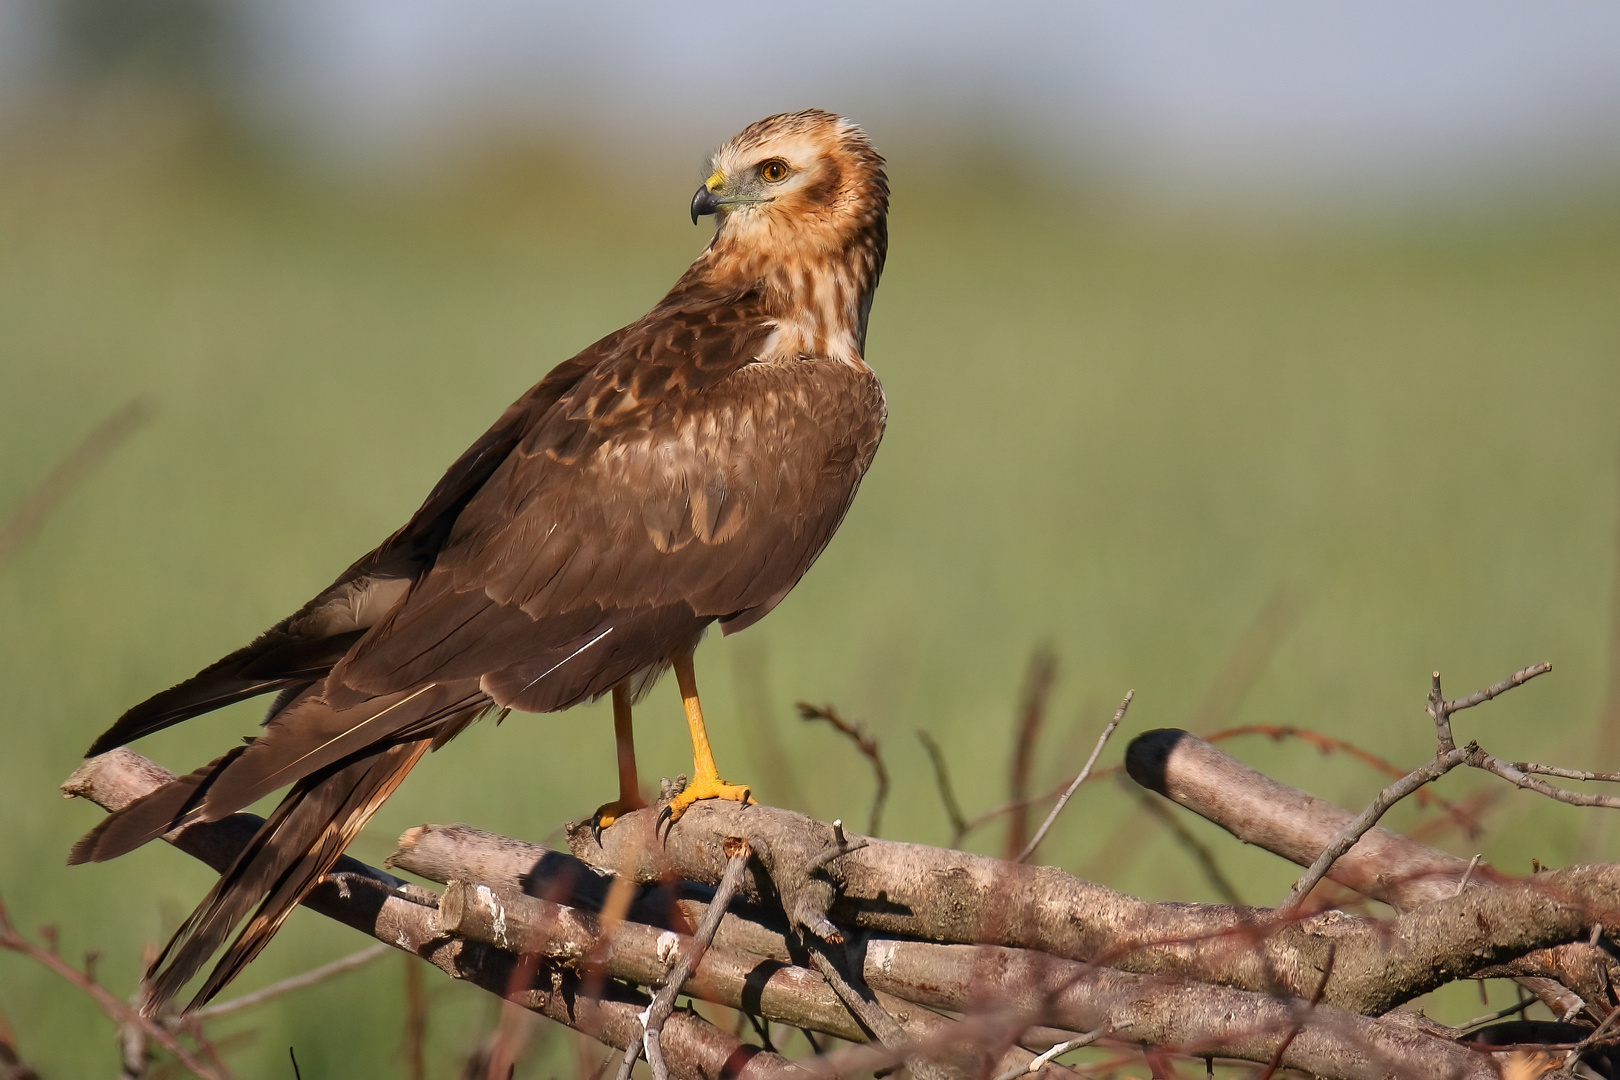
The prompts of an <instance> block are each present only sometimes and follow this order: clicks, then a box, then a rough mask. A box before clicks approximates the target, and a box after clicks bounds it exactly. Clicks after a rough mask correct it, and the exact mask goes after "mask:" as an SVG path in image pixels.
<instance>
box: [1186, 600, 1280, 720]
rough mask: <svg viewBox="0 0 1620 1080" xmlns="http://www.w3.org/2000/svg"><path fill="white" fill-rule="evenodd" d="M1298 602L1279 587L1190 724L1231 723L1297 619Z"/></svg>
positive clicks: (1214, 683) (1207, 693) (1213, 683)
mask: <svg viewBox="0 0 1620 1080" xmlns="http://www.w3.org/2000/svg"><path fill="white" fill-rule="evenodd" d="M1299 616H1300V605H1299V602H1298V601H1297V600H1296V599H1295V598H1294V595H1293V593H1291V592H1290V591H1289V590H1287V589H1279V590H1277V592H1276V593H1274V594H1273V595H1272V597H1271V599H1270V600H1268V601H1266V606H1265V607H1263V608H1261V609H1260V613H1259V614H1258V615H1256V616H1255V618H1254V622H1252V623H1250V624H1249V627H1248V629H1247V630H1245V631H1244V633H1243V636H1242V637H1241V638H1239V639H1238V643H1237V646H1236V647H1235V648H1234V649H1233V650H1232V654H1231V655H1230V656H1228V657H1227V659H1226V664H1225V665H1224V666H1223V667H1222V668H1221V670H1220V673H1219V674H1217V675H1216V676H1215V679H1214V681H1212V682H1211V683H1210V684H1209V689H1208V690H1207V691H1205V694H1204V700H1203V701H1202V702H1201V703H1200V704H1199V706H1198V711H1197V712H1195V713H1194V714H1193V718H1192V726H1193V727H1194V728H1195V729H1196V728H1201V727H1218V726H1221V725H1224V724H1229V723H1231V722H1232V717H1234V716H1236V715H1237V712H1238V709H1240V708H1241V707H1242V705H1243V702H1244V701H1245V700H1246V699H1247V698H1248V696H1249V692H1250V691H1251V690H1253V689H1254V684H1255V683H1257V682H1258V681H1259V680H1260V676H1261V675H1262V674H1264V672H1265V670H1266V666H1267V665H1268V664H1270V663H1271V658H1272V657H1273V656H1275V655H1276V654H1277V650H1278V649H1279V648H1281V647H1282V643H1283V641H1284V640H1285V639H1287V637H1288V632H1289V631H1290V630H1292V629H1293V628H1294V625H1295V624H1296V623H1298V622H1299Z"/></svg>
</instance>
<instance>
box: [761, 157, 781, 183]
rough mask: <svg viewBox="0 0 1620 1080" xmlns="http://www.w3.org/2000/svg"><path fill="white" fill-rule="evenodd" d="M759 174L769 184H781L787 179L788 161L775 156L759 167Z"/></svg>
mask: <svg viewBox="0 0 1620 1080" xmlns="http://www.w3.org/2000/svg"><path fill="white" fill-rule="evenodd" d="M759 175H760V179H762V180H764V181H765V182H766V183H768V184H780V183H781V182H782V181H783V180H786V179H787V175H788V167H787V162H785V161H782V160H780V159H776V158H773V159H771V160H770V161H767V162H766V163H765V164H763V165H761V166H760V167H759Z"/></svg>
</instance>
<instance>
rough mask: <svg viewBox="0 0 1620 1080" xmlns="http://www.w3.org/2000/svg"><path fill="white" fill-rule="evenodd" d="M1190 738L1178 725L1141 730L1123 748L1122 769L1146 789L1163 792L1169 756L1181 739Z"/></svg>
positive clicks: (1161, 793)
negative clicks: (1123, 759)
mask: <svg viewBox="0 0 1620 1080" xmlns="http://www.w3.org/2000/svg"><path fill="white" fill-rule="evenodd" d="M1190 738H1193V736H1192V735H1191V734H1189V733H1188V732H1186V731H1183V730H1182V729H1181V728H1154V729H1153V730H1152V731H1144V732H1142V734H1140V735H1138V736H1137V737H1136V738H1134V739H1132V740H1131V744H1130V745H1129V746H1127V747H1126V748H1125V771H1126V772H1127V773H1129V774H1130V777H1131V779H1132V780H1135V781H1136V782H1137V783H1138V784H1140V785H1141V786H1143V787H1145V788H1147V789H1148V790H1149V791H1157V792H1158V793H1159V794H1160V795H1163V794H1165V788H1166V786H1167V785H1166V780H1165V773H1166V770H1167V767H1168V766H1169V763H1170V755H1171V754H1173V753H1175V751H1176V747H1177V746H1180V745H1181V743H1182V741H1183V740H1186V739H1190Z"/></svg>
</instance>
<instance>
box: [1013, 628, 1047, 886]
mask: <svg viewBox="0 0 1620 1080" xmlns="http://www.w3.org/2000/svg"><path fill="white" fill-rule="evenodd" d="M1056 682H1057V657H1056V656H1054V655H1053V654H1052V650H1051V648H1050V647H1049V646H1046V645H1041V646H1038V647H1037V648H1036V649H1035V652H1034V655H1032V656H1031V657H1030V658H1029V675H1028V677H1027V678H1026V680H1025V683H1024V693H1023V695H1022V697H1021V698H1020V700H1019V706H1018V726H1017V727H1015V728H1014V729H1013V753H1012V760H1011V762H1010V763H1009V764H1008V778H1007V799H1008V802H1009V803H1011V804H1012V805H1014V806H1017V807H1018V810H1017V812H1016V813H1014V814H1013V816H1012V818H1011V820H1009V821H1008V822H1007V844H1006V855H1007V857H1008V858H1012V856H1013V853H1014V852H1017V851H1022V850H1023V849H1024V840H1025V838H1026V837H1028V836H1029V818H1028V815H1027V814H1026V813H1025V812H1024V809H1025V807H1027V806H1028V805H1029V804H1028V802H1027V801H1026V800H1027V799H1028V798H1029V775H1030V771H1031V769H1032V767H1033V766H1034V762H1035V747H1036V745H1037V744H1038V743H1039V742H1040V738H1041V729H1042V728H1043V727H1045V726H1046V705H1047V702H1048V701H1050V700H1051V697H1052V686H1053V685H1054V684H1055V683H1056Z"/></svg>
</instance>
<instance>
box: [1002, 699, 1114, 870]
mask: <svg viewBox="0 0 1620 1080" xmlns="http://www.w3.org/2000/svg"><path fill="white" fill-rule="evenodd" d="M1135 696H1136V691H1135V690H1127V691H1125V697H1124V699H1123V700H1121V701H1120V703H1119V708H1117V709H1115V710H1114V718H1113V719H1112V720H1110V721H1108V726H1107V727H1105V728H1103V730H1102V734H1101V735H1099V736H1097V745H1096V746H1094V747H1092V748H1091V756H1090V757H1088V758H1086V764H1085V766H1084V767H1083V768H1082V769H1081V770H1080V773H1079V775H1078V776H1076V777H1075V778H1074V782H1073V783H1072V784H1070V785H1069V786H1068V787H1066V788H1064V789H1063V794H1062V795H1059V796H1058V801H1057V805H1055V806H1053V807H1052V811H1051V813H1049V814H1047V815H1046V820H1045V821H1043V822H1041V827H1040V828H1039V829H1036V830H1035V835H1034V836H1033V837H1031V838H1030V841H1029V843H1028V844H1026V845H1025V846H1024V849H1023V850H1022V851H1020V852H1019V853H1018V858H1017V859H1015V860H1013V861H1014V862H1027V861H1028V860H1029V857H1030V856H1031V855H1033V854H1035V849H1036V848H1038V847H1040V846H1041V841H1042V840H1044V839H1046V834H1047V832H1048V830H1050V829H1051V828H1052V823H1053V822H1054V821H1056V820H1057V816H1058V815H1059V814H1061V813H1062V812H1063V807H1064V806H1065V805H1066V804H1067V803H1068V801H1069V798H1070V797H1071V796H1072V795H1074V793H1075V791H1077V790H1078V789H1079V787H1080V785H1081V784H1083V783H1085V782H1086V777H1088V776H1090V775H1091V767H1092V766H1093V765H1095V764H1097V758H1098V757H1100V756H1101V755H1102V752H1103V747H1105V746H1107V745H1108V739H1109V737H1110V736H1112V735H1113V734H1114V729H1116V728H1118V727H1119V725H1120V724H1121V722H1123V721H1124V719H1125V712H1126V710H1127V709H1129V708H1130V707H1131V699H1132V698H1134V697H1135Z"/></svg>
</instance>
